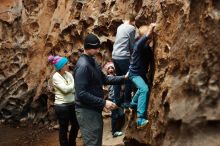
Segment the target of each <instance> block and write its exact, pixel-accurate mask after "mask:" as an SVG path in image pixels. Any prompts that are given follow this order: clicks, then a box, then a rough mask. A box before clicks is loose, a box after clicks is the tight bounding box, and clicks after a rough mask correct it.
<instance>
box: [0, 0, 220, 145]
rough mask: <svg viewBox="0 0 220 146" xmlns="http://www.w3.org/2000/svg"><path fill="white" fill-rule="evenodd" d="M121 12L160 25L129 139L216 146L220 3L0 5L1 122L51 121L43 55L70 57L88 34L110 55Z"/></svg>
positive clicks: (88, 0)
mask: <svg viewBox="0 0 220 146" xmlns="http://www.w3.org/2000/svg"><path fill="white" fill-rule="evenodd" d="M126 13H133V14H136V15H137V17H136V24H137V26H138V27H139V26H141V25H143V24H149V23H151V22H157V24H158V29H157V35H155V42H156V44H155V47H154V62H153V66H154V67H153V69H152V70H151V76H150V78H151V80H152V79H153V80H152V81H151V92H150V99H149V108H148V116H149V120H150V124H149V125H148V127H147V128H146V129H139V130H137V129H136V127H135V114H134V113H132V114H130V115H129V119H130V120H129V125H128V127H127V130H126V139H128V140H130V139H135V140H136V141H138V142H139V143H144V144H148V145H152V146H173V145H176V146H179V145H185V146H204V145H206V146H218V145H220V141H219V138H220V132H219V131H220V89H219V88H220V80H219V78H220V62H219V57H220V53H219V48H220V27H219V26H220V25H219V24H220V1H218V0H203V1H201V0H145V1H144V0H127V1H125V0H117V1H116V0H105V1H104V0H44V1H41V0H25V1H22V0H1V4H0V58H1V59H0V69H1V70H0V111H1V112H0V119H2V121H6V122H10V121H27V120H31V121H32V122H34V123H43V124H47V123H49V122H51V121H53V119H54V117H53V110H52V102H53V94H52V93H51V91H50V90H49V88H48V81H49V78H50V74H51V72H52V68H53V67H52V66H50V65H48V63H47V56H48V54H59V55H66V56H68V55H69V54H71V52H73V51H77V49H79V48H81V47H82V40H83V37H84V36H85V35H86V34H87V33H89V32H93V33H95V34H97V35H98V36H99V37H100V39H101V41H102V46H103V47H102V49H101V52H102V53H103V54H104V58H105V60H107V59H109V58H110V54H111V53H110V52H111V50H112V44H113V42H114V36H115V34H116V29H117V26H119V25H120V24H121V23H122V19H123V18H124V16H125V14H126Z"/></svg>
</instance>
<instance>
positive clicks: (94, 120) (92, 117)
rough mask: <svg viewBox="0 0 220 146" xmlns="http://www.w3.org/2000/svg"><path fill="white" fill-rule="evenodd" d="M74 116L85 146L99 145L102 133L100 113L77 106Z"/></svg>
mask: <svg viewBox="0 0 220 146" xmlns="http://www.w3.org/2000/svg"><path fill="white" fill-rule="evenodd" d="M76 117H77V121H78V124H79V127H80V131H81V134H82V138H83V143H84V145H85V146H101V145H102V134H103V119H102V114H101V113H99V112H96V111H94V110H90V109H85V108H77V109H76Z"/></svg>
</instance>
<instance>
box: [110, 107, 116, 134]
mask: <svg viewBox="0 0 220 146" xmlns="http://www.w3.org/2000/svg"><path fill="white" fill-rule="evenodd" d="M116 110H117V109H115V110H112V115H111V118H112V120H111V123H112V135H113V134H114V133H115V132H116V120H117V111H116Z"/></svg>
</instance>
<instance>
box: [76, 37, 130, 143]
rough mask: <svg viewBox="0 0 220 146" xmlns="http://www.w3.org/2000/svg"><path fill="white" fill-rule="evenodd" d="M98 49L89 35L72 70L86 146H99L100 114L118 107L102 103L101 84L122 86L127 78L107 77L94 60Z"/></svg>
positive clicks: (101, 122) (95, 40)
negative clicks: (82, 51)
mask: <svg viewBox="0 0 220 146" xmlns="http://www.w3.org/2000/svg"><path fill="white" fill-rule="evenodd" d="M100 47H101V44H100V40H99V39H98V37H97V36H95V35H94V34H88V35H87V36H86V37H85V40H84V53H83V54H82V55H81V56H80V58H79V59H78V61H77V64H76V67H75V70H74V79H75V89H76V117H77V120H78V123H79V127H80V131H81V133H82V138H83V142H84V145H85V146H101V145H102V137H103V135H102V134H103V118H102V110H105V111H110V110H113V109H116V108H117V106H116V104H115V103H114V102H112V101H110V100H105V99H103V98H104V93H103V89H102V86H103V85H104V84H122V83H123V82H124V81H125V79H127V78H128V76H127V75H123V76H106V75H105V74H104V73H103V72H102V70H101V68H100V65H98V64H97V62H96V61H95V59H94V58H93V57H94V56H95V55H96V54H97V53H98V52H99V48H100Z"/></svg>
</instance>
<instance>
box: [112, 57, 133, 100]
mask: <svg viewBox="0 0 220 146" xmlns="http://www.w3.org/2000/svg"><path fill="white" fill-rule="evenodd" d="M113 62H114V65H115V70H116V75H117V76H122V75H125V74H126V73H127V72H128V69H129V65H130V61H129V59H123V60H116V59H113ZM120 92H121V85H114V94H115V97H117V98H119V97H120ZM131 92H132V82H131V81H130V80H126V81H125V91H124V99H123V102H124V103H130V101H131Z"/></svg>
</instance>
